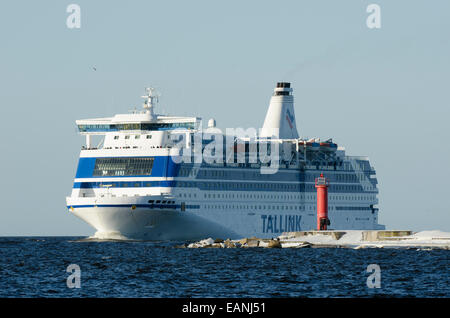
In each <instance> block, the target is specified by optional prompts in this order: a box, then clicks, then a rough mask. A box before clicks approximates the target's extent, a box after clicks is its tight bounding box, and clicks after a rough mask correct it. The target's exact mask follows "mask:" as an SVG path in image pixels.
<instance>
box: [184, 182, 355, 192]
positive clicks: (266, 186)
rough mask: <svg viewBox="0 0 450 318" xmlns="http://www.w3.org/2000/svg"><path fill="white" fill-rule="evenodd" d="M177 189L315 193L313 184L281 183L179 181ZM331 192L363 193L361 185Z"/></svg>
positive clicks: (341, 187) (345, 186) (334, 189)
mask: <svg viewBox="0 0 450 318" xmlns="http://www.w3.org/2000/svg"><path fill="white" fill-rule="evenodd" d="M230 181H231V180H230ZM177 187H185V188H197V187H205V188H207V189H227V190H228V189H263V190H297V191H300V190H301V191H303V189H305V190H306V191H314V190H315V186H314V185H313V184H298V183H297V184H279V183H236V182H235V183H232V182H221V183H218V182H204V183H201V182H194V181H192V182H185V181H177ZM329 189H330V190H331V191H361V189H362V187H361V186H360V185H330V187H329Z"/></svg>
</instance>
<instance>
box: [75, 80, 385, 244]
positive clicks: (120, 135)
mask: <svg viewBox="0 0 450 318" xmlns="http://www.w3.org/2000/svg"><path fill="white" fill-rule="evenodd" d="M143 97H144V98H145V103H144V110H143V111H142V112H134V113H131V114H118V115H115V116H114V117H108V118H96V119H86V120H77V121H76V123H77V125H78V128H79V131H80V133H81V134H82V135H84V136H85V137H86V145H85V146H83V148H82V150H81V153H80V159H79V163H78V168H77V172H76V176H75V180H74V185H73V189H72V194H71V196H70V197H67V207H68V209H69V211H70V212H71V213H73V214H75V215H76V216H78V217H80V218H81V219H83V220H85V221H86V222H87V223H89V224H90V225H91V226H93V227H94V228H95V229H96V230H97V232H96V235H97V236H99V237H110V236H114V235H115V236H123V237H126V238H134V239H146V240H191V239H200V238H205V237H221V238H240V237H250V236H257V237H261V238H267V237H275V236H278V235H280V234H281V233H282V232H290V231H300V230H311V229H314V228H315V225H316V223H317V220H316V219H317V216H316V190H315V187H314V186H315V185H314V181H315V178H317V177H318V176H319V175H320V174H321V173H323V174H324V176H325V177H326V178H327V179H328V180H329V183H330V185H329V190H328V191H329V219H330V221H331V225H330V227H329V228H332V229H347V230H348V229H383V228H384V227H383V226H382V225H380V224H378V208H377V207H376V206H377V204H378V198H377V194H378V189H377V179H376V176H375V170H374V169H373V167H372V166H371V165H370V163H369V159H368V158H367V157H362V156H358V157H357V156H347V155H346V154H345V150H344V148H342V147H338V146H337V144H335V143H334V142H333V141H332V139H329V140H325V141H321V140H319V139H317V138H313V139H304V138H300V137H299V134H298V131H297V126H296V120H295V112H294V100H293V95H292V88H291V87H290V83H285V82H282V83H277V87H276V88H275V90H274V94H273V96H272V98H271V101H270V104H269V109H268V111H267V114H266V118H265V121H264V125H263V127H262V129H260V130H258V131H256V130H255V132H254V133H252V131H251V130H248V131H247V135H245V136H241V135H239V134H237V135H230V134H227V133H226V132H224V133H222V132H221V131H220V130H219V129H218V128H217V127H216V123H215V120H213V119H211V120H209V122H208V127H207V128H206V129H202V121H201V118H198V117H176V116H167V115H160V114H156V113H155V105H156V102H157V95H156V94H155V91H154V90H153V89H151V88H150V89H147V91H146V95H145V96H143ZM249 132H250V133H249ZM95 135H100V136H101V138H102V143H101V145H100V146H95V147H94V146H93V144H92V138H94V137H93V136H95ZM263 148H264V151H262V150H263ZM261 153H264V154H265V156H261Z"/></svg>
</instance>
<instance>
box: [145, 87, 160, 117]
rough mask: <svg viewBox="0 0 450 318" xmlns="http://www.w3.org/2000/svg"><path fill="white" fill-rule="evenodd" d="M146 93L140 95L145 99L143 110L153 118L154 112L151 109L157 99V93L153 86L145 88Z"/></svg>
mask: <svg viewBox="0 0 450 318" xmlns="http://www.w3.org/2000/svg"><path fill="white" fill-rule="evenodd" d="M145 92H146V95H143V96H141V97H142V98H144V99H145V101H144V104H143V107H144V109H145V112H146V113H147V114H149V115H150V117H151V119H153V116H154V113H153V109H154V107H155V106H156V104H157V103H158V101H159V96H160V95H159V94H158V93H157V92H156V89H155V88H153V87H147V88H145Z"/></svg>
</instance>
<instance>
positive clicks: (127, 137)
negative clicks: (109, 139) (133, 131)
mask: <svg viewBox="0 0 450 318" xmlns="http://www.w3.org/2000/svg"><path fill="white" fill-rule="evenodd" d="M143 136H146V137H145V138H146V139H152V135H143ZM140 138H141V135H134V139H140ZM118 139H119V136H114V140H118ZM124 139H130V135H125V137H124Z"/></svg>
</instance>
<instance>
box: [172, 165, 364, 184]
mask: <svg viewBox="0 0 450 318" xmlns="http://www.w3.org/2000/svg"><path fill="white" fill-rule="evenodd" d="M194 175H195V172H194V170H192V169H186V168H181V169H180V172H179V174H178V176H180V177H189V176H191V177H192V176H194ZM238 175H240V176H242V178H259V177H261V174H260V173H259V172H255V171H239V172H237V171H226V170H201V171H198V176H199V177H222V178H224V177H234V176H238ZM318 175H319V173H317V176H315V175H312V174H305V181H311V182H314V180H315V178H317V177H318ZM327 178H328V179H329V181H347V182H357V181H358V180H359V181H361V180H363V179H365V178H366V176H365V175H363V174H358V175H355V174H348V173H341V174H330V175H329V176H327Z"/></svg>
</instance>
